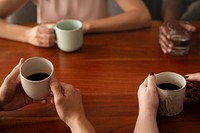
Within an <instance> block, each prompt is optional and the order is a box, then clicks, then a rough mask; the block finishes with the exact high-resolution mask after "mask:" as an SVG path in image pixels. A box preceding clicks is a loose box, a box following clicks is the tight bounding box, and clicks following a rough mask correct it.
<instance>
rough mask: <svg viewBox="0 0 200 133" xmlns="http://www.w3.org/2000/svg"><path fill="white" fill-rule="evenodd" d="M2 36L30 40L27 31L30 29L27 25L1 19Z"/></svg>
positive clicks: (23, 40) (17, 39)
mask: <svg viewBox="0 0 200 133" xmlns="http://www.w3.org/2000/svg"><path fill="white" fill-rule="evenodd" d="M0 27H1V29H0V37H1V38H5V39H10V40H15V41H20V42H28V40H27V35H28V34H27V32H28V30H29V29H30V28H29V27H26V26H20V25H15V24H9V23H7V22H6V21H4V20H2V19H0Z"/></svg>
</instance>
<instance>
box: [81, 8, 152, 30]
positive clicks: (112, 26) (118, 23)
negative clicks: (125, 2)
mask: <svg viewBox="0 0 200 133" xmlns="http://www.w3.org/2000/svg"><path fill="white" fill-rule="evenodd" d="M85 24H86V27H87V31H86V32H87V33H88V32H89V33H91V32H112V31H123V30H130V29H140V28H144V27H149V26H150V25H151V17H150V14H149V13H145V14H143V15H141V14H139V13H137V11H130V12H127V13H122V14H119V15H116V16H112V17H108V18H103V19H97V20H90V21H86V22H85Z"/></svg>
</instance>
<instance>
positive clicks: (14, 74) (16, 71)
mask: <svg viewBox="0 0 200 133" xmlns="http://www.w3.org/2000/svg"><path fill="white" fill-rule="evenodd" d="M23 62H24V59H23V58H21V59H20V61H19V63H18V64H17V65H16V66H15V67H14V68H13V70H12V71H11V72H10V73H9V74H8V76H7V79H8V80H11V79H17V77H18V75H19V69H20V67H21V64H22V63H23Z"/></svg>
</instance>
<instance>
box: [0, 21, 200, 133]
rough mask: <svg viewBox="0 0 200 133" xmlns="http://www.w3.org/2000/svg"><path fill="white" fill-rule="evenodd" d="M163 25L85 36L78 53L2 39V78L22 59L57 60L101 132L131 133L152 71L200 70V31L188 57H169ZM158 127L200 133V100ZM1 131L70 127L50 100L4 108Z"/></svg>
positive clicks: (59, 131)
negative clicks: (160, 37)
mask: <svg viewBox="0 0 200 133" xmlns="http://www.w3.org/2000/svg"><path fill="white" fill-rule="evenodd" d="M195 24H196V25H198V26H199V25H200V23H195ZM159 25H160V22H153V24H152V28H147V29H143V30H138V31H127V32H118V33H106V34H91V35H85V36H84V45H83V47H82V48H81V49H80V50H78V51H76V52H73V53H64V52H62V51H60V50H59V49H58V48H57V47H56V46H55V47H53V48H49V49H46V48H38V47H34V46H32V45H28V44H24V43H20V42H14V41H9V40H4V39H0V81H1V83H2V81H3V79H4V78H5V77H6V75H7V74H8V73H9V72H10V71H11V69H12V68H13V67H14V66H15V65H16V64H17V63H18V61H19V59H20V58H21V57H23V58H26V59H27V58H29V57H33V56H41V57H45V58H47V59H49V60H51V61H52V62H53V64H54V67H55V75H56V77H57V78H58V79H59V80H61V81H63V82H67V83H70V84H73V85H74V86H76V87H77V88H79V89H80V90H81V92H82V95H83V104H84V108H85V111H86V115H87V117H88V119H89V120H90V122H91V123H92V124H93V125H94V127H95V129H96V131H97V132H98V133H132V131H133V129H134V125H135V122H136V118H137V114H138V101H137V90H138V86H139V85H140V84H141V83H142V82H143V80H144V78H145V77H146V76H147V75H148V74H149V72H151V71H153V72H154V73H159V72H162V71H173V72H177V73H180V74H182V75H185V74H188V73H195V72H199V71H200V45H199V44H200V34H199V32H197V33H194V34H193V36H192V41H191V43H192V45H191V51H190V54H189V55H188V56H184V57H175V56H169V55H164V54H163V53H162V51H161V49H160V46H159V44H158V28H159ZM158 126H159V130H160V132H161V133H173V132H176V133H184V132H185V133H188V132H190V133H197V132H200V102H195V103H190V104H186V105H185V107H184V110H183V112H182V113H181V114H180V115H178V116H174V117H163V116H158ZM0 132H3V133H8V132H15V133H16V132H20V133H26V132H29V133H36V132H48V133H51V132H52V133H55V132H56V133H65V132H70V130H69V128H68V127H67V126H66V125H65V124H64V123H63V122H62V121H61V120H60V119H59V117H58V115H57V113H56V111H55V108H54V106H53V105H51V104H50V102H49V103H47V104H45V105H41V104H31V105H28V106H26V107H24V108H21V109H19V110H15V111H9V112H0Z"/></svg>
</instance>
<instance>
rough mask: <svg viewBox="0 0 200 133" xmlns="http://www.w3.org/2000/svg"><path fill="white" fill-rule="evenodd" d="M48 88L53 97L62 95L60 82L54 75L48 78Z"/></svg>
mask: <svg viewBox="0 0 200 133" xmlns="http://www.w3.org/2000/svg"><path fill="white" fill-rule="evenodd" d="M50 89H51V91H52V93H53V95H54V97H62V96H63V94H62V87H61V84H60V82H59V81H58V80H57V79H56V78H55V77H52V78H51V80H50Z"/></svg>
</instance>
